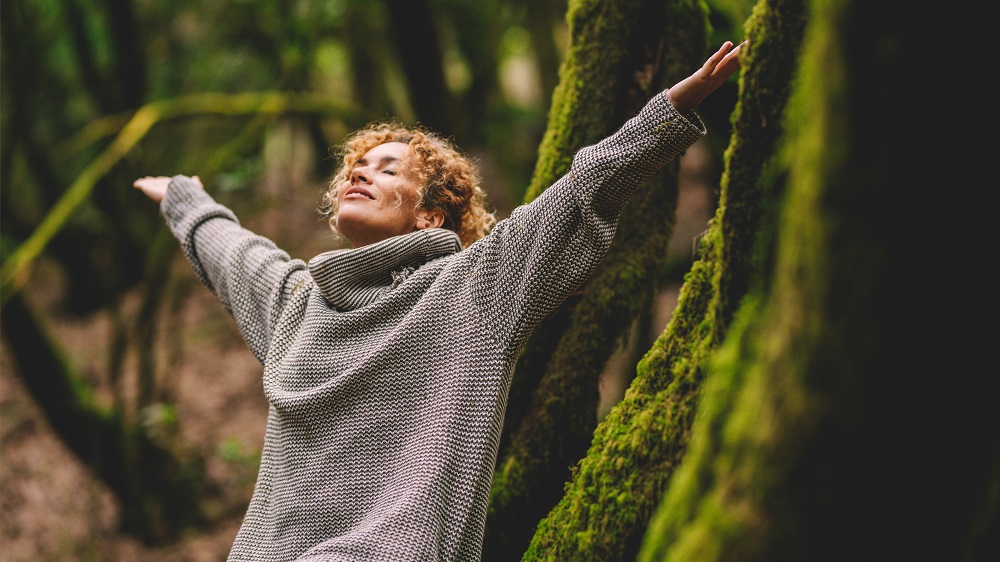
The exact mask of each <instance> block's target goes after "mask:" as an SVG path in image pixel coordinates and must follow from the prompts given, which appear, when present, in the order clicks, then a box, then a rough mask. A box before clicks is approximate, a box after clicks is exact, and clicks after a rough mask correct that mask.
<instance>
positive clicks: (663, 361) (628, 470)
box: [524, 2, 803, 561]
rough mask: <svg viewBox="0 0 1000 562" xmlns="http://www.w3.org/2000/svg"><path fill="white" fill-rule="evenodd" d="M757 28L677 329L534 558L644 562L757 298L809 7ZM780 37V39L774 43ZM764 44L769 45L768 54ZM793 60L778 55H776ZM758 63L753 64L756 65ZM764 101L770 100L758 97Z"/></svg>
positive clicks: (547, 524) (606, 429) (645, 364)
mask: <svg viewBox="0 0 1000 562" xmlns="http://www.w3.org/2000/svg"><path fill="white" fill-rule="evenodd" d="M756 17H757V22H758V23H757V24H756V25H757V27H754V26H751V29H750V34H749V35H748V38H749V39H750V41H751V43H753V45H754V46H753V47H752V48H751V49H750V53H755V52H756V53H761V52H763V53H765V55H764V58H763V59H762V62H761V63H759V66H755V65H754V64H753V63H752V62H749V63H748V62H745V63H744V67H745V68H746V70H745V71H744V72H745V74H744V76H743V78H742V79H741V89H742V90H744V91H745V92H751V93H750V94H746V93H744V94H743V97H742V98H741V103H742V104H744V105H745V104H746V103H747V100H750V101H751V102H753V111H742V112H741V111H739V110H738V111H737V112H736V113H735V114H734V130H733V136H734V138H736V139H739V140H738V141H737V140H734V141H733V142H732V143H731V145H730V148H729V149H728V150H727V152H726V166H727V168H726V173H725V174H724V176H723V182H722V193H723V195H722V202H721V204H720V206H719V209H718V211H717V214H716V217H715V219H714V220H713V221H712V224H711V225H710V228H709V231H708V233H707V234H706V236H705V238H704V239H703V241H702V246H701V247H700V248H699V252H700V254H699V259H698V261H697V262H696V263H695V264H694V266H693V267H692V269H691V271H690V272H689V273H688V274H687V276H686V277H685V283H684V286H683V287H682V290H681V295H680V298H679V301H678V306H677V309H676V310H675V312H674V315H673V317H672V319H671V322H670V324H669V325H668V326H667V329H666V330H665V331H664V333H663V334H662V335H661V336H660V338H659V339H658V341H657V342H656V343H655V344H654V346H653V348H652V349H651V350H650V351H649V352H648V353H647V355H646V356H645V357H644V358H643V361H642V362H641V364H640V365H639V368H638V373H637V377H636V379H635V381H634V382H633V384H632V386H631V388H630V389H629V391H628V392H627V394H626V396H625V399H624V400H623V402H622V403H621V404H619V405H618V406H616V407H615V408H614V409H613V410H612V412H611V413H610V414H609V415H608V417H607V418H606V419H605V420H604V421H603V422H602V423H601V425H600V426H599V427H598V428H597V430H596V431H595V433H594V438H593V442H592V444H591V448H590V450H589V452H588V454H587V457H586V458H585V459H583V461H581V462H580V464H579V465H578V467H577V469H576V472H575V474H574V478H573V480H572V482H571V483H570V485H569V486H568V487H567V490H566V495H565V496H564V497H563V499H562V500H561V501H560V503H559V504H558V505H557V506H556V507H555V509H553V510H552V512H551V513H550V514H549V516H548V517H547V518H546V519H545V520H544V521H543V522H542V524H541V525H540V526H539V528H538V531H537V533H536V534H535V536H534V538H533V541H532V543H531V547H530V550H529V551H528V553H527V554H526V555H525V557H524V559H525V560H535V559H539V560H600V561H609V560H632V559H634V557H635V556H636V554H637V552H638V550H639V546H640V544H641V540H642V537H643V535H644V533H645V529H646V525H647V523H648V521H649V519H650V518H651V516H652V514H653V512H654V510H655V508H656V506H657V505H658V503H659V499H660V498H661V497H662V493H663V491H664V490H665V489H666V486H667V484H668V482H669V479H670V477H671V475H672V474H673V471H674V469H675V467H676V466H677V465H678V463H679V462H680V461H681V459H682V458H683V455H684V453H685V450H686V447H687V443H688V439H689V435H690V428H691V426H692V423H693V420H694V417H695V413H696V410H697V401H698V397H699V396H700V386H701V380H702V376H703V373H702V369H701V365H702V363H703V361H704V360H705V358H706V357H708V355H709V354H710V352H711V351H712V350H713V349H714V348H715V347H716V346H717V342H718V341H720V339H721V337H722V336H723V335H724V333H725V327H726V326H727V325H728V323H729V316H730V314H731V312H730V309H731V306H727V303H729V302H736V301H739V299H740V298H741V297H742V296H743V294H744V293H745V290H746V285H747V281H746V280H747V279H748V278H749V276H750V272H751V270H752V268H753V265H754V264H753V261H752V260H750V259H748V258H747V256H746V254H745V251H746V250H747V249H748V248H750V247H752V245H753V243H754V242H753V241H754V239H755V235H756V232H757V230H758V226H759V224H760V220H761V217H762V216H763V214H764V202H763V200H762V197H761V193H760V191H759V190H758V189H757V188H756V185H757V180H758V178H759V177H760V175H761V172H762V170H763V169H764V167H765V164H766V162H767V161H768V160H769V159H771V158H772V157H773V155H774V149H775V146H776V141H777V138H778V136H779V135H780V132H781V127H780V124H781V116H782V112H783V108H784V101H785V99H786V96H787V92H788V89H789V82H790V79H791V78H790V77H791V75H792V71H793V69H794V65H793V63H794V57H795V53H796V52H797V51H798V47H799V40H800V38H801V30H802V27H803V9H802V4H801V2H791V3H789V2H773V3H765V2H762V4H761V6H760V7H759V9H758V13H757V15H756ZM768 33H777V36H773V35H767V34H768ZM758 35H767V36H766V37H765V38H763V39H761V40H760V41H759V42H760V50H757V48H756V46H757V41H756V40H755V37H757V36H758ZM777 51H781V54H780V55H777V56H774V57H770V56H768V54H769V53H772V52H777ZM746 58H750V57H745V59H746ZM755 92H765V93H766V94H767V96H766V99H762V97H765V96H758V95H757V94H755Z"/></svg>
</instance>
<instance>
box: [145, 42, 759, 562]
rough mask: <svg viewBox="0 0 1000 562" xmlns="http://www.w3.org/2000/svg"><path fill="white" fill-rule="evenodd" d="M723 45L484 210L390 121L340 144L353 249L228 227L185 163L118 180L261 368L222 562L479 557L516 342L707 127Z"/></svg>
mask: <svg viewBox="0 0 1000 562" xmlns="http://www.w3.org/2000/svg"><path fill="white" fill-rule="evenodd" d="M740 47H741V46H737V47H736V48H733V49H731V48H732V43H730V42H728V41H727V42H725V43H724V44H723V45H722V47H721V48H720V49H719V50H718V51H717V52H716V53H714V54H713V55H712V56H711V57H710V58H709V59H708V61H706V62H705V64H704V65H703V66H702V67H701V68H700V69H698V70H697V71H696V72H695V73H694V74H692V75H691V76H689V77H688V78H685V79H684V80H682V81H681V82H679V83H678V84H676V85H674V86H673V87H671V88H670V89H668V90H666V91H664V92H661V93H659V94H658V95H656V96H654V97H653V98H652V99H651V100H650V102H649V103H648V104H647V105H646V107H645V108H643V110H642V111H641V112H640V113H639V115H637V116H636V117H634V118H633V119H630V120H629V121H628V123H626V124H625V126H624V127H622V128H621V129H620V130H619V131H618V132H616V133H615V134H613V135H612V136H610V137H608V138H607V139H605V140H603V141H601V142H600V143H597V144H595V145H593V146H589V147H586V148H584V149H582V150H580V151H579V152H578V153H577V155H576V156H575V158H574V160H573V164H572V167H571V169H570V171H569V172H568V173H567V174H566V175H565V176H563V177H562V178H561V179H560V180H559V181H557V182H556V183H555V184H554V185H552V186H551V187H550V188H549V189H547V190H546V191H545V192H544V193H542V195H541V196H539V197H538V198H537V199H536V200H535V201H533V202H532V203H530V204H528V205H523V206H521V207H519V208H517V209H515V210H514V212H513V213H512V214H511V216H510V217H509V218H508V219H505V220H503V221H500V222H498V223H496V224H495V225H493V222H494V221H493V216H492V215H491V214H490V213H489V212H488V211H487V210H486V209H485V200H484V197H483V194H482V190H481V189H480V187H479V180H478V176H477V174H476V170H475V168H474V167H473V166H472V164H471V163H470V162H469V161H468V160H467V159H466V158H464V157H463V156H462V155H460V154H459V153H458V151H457V150H455V148H454V147H452V146H451V145H450V144H448V143H447V142H445V141H443V140H442V139H440V138H439V137H436V136H435V135H433V134H432V133H429V132H426V131H421V130H416V129H406V128H403V127H398V126H394V125H376V126H372V127H369V128H367V129H364V130H362V131H360V132H359V133H356V134H355V135H354V136H353V137H352V138H351V139H349V140H348V141H347V143H346V145H345V151H344V152H345V154H344V158H343V165H342V167H341V169H340V171H339V172H338V173H337V175H336V177H335V178H334V180H333V181H332V182H331V185H330V189H329V192H328V193H327V195H326V203H327V207H328V210H329V212H330V215H331V225H332V226H333V227H334V229H335V230H336V231H337V232H339V233H340V234H341V235H342V236H344V237H345V238H346V239H347V240H348V241H349V242H350V243H351V246H352V249H348V250H334V251H331V252H326V253H323V254H320V255H318V256H316V257H314V258H313V259H312V260H310V261H309V262H308V263H305V262H303V261H301V260H296V259H291V258H290V257H289V256H288V254H286V253H285V252H283V251H282V250H280V249H278V248H277V247H276V246H275V245H274V244H273V243H272V242H271V241H270V240H267V239H266V238H263V237H260V236H257V235H254V234H253V233H251V232H249V231H247V230H245V229H243V228H241V227H240V226H239V223H238V222H237V219H236V217H235V215H233V213H232V212H231V211H230V210H229V209H227V208H225V207H223V206H221V205H219V204H217V203H215V202H214V201H213V200H212V199H211V197H209V196H208V195H207V194H206V193H205V192H204V190H203V189H202V188H201V184H200V182H199V181H198V179H197V177H194V178H188V177H185V176H175V177H173V178H166V177H146V178H141V179H138V180H136V181H135V184H134V185H135V187H137V188H138V189H140V190H142V191H143V192H144V193H145V194H146V195H147V196H149V197H150V198H151V199H153V200H154V201H157V202H160V205H161V211H162V213H163V215H164V217H165V218H166V220H167V223H168V224H169V226H170V228H171V229H172V231H173V232H174V234H175V235H176V236H177V238H178V239H179V241H180V243H181V247H182V249H183V251H184V253H185V255H186V256H187V258H188V260H189V261H190V263H191V265H192V266H193V268H194V270H195V272H196V273H197V275H198V277H199V278H200V279H201V280H202V281H203V282H204V283H205V284H206V286H208V287H209V288H210V289H212V290H213V291H214V292H215V293H216V294H217V295H218V297H219V298H220V299H221V301H222V303H223V304H224V305H225V307H226V309H227V310H229V311H230V312H231V313H232V314H233V316H234V318H235V319H236V322H237V324H238V326H239V328H240V331H241V333H242V334H243V336H244V338H245V339H246V341H247V343H248V345H249V346H250V349H251V350H252V351H253V352H254V353H255V354H256V356H257V358H258V359H260V361H261V363H262V364H263V366H264V374H263V386H264V392H265V394H266V395H267V397H268V400H269V403H270V406H269V413H268V419H267V428H266V433H265V438H264V451H263V456H262V459H261V466H260V472H259V474H258V478H257V484H256V486H255V489H254V494H253V498H252V500H251V502H250V506H249V508H248V510H247V514H246V518H245V519H244V521H243V525H242V527H241V528H240V531H239V533H238V535H237V537H236V540H235V543H234V545H233V548H232V551H231V552H230V555H229V559H230V560H292V559H295V560H352V561H356V560H478V559H479V558H480V554H481V548H482V538H483V531H484V526H485V519H486V508H487V501H488V498H489V491H490V485H491V482H492V476H493V466H494V462H495V458H496V454H497V447H498V444H499V440H500V431H501V428H502V426H503V416H504V408H505V405H506V401H507V392H508V390H509V386H510V380H511V374H512V371H513V368H514V364H515V361H516V359H517V357H518V355H519V353H520V352H521V350H522V348H523V346H524V344H525V342H526V341H527V339H528V336H529V335H530V334H531V331H532V330H533V329H534V328H535V326H537V324H538V323H539V322H540V321H541V320H542V318H544V317H545V315H547V314H548V313H550V312H551V311H552V310H553V309H555V308H556V307H557V306H558V305H559V304H560V303H561V302H562V301H563V300H564V299H565V298H566V296H567V295H569V294H570V293H571V292H572V291H574V290H575V289H577V288H578V287H579V286H580V285H581V284H583V282H584V281H586V279H587V278H588V277H589V275H590V274H591V273H592V272H593V271H594V269H595V267H596V266H597V264H598V262H599V261H600V260H601V258H602V257H603V256H604V254H605V252H606V251H607V249H608V246H609V245H610V243H611V239H612V237H613V235H614V232H615V228H616V224H617V221H618V217H619V215H620V213H621V211H622V208H623V206H624V205H625V203H626V201H627V200H628V198H629V196H630V195H631V193H632V191H633V190H634V189H635V188H637V187H638V186H639V185H640V184H641V183H642V182H643V181H644V180H645V179H647V178H648V177H649V176H650V175H651V174H653V173H654V172H655V171H656V170H657V169H658V168H660V167H661V166H662V165H664V164H665V163H666V162H668V161H670V160H672V159H673V158H675V157H677V156H678V155H680V154H681V153H683V151H684V150H686V149H687V148H688V147H689V146H690V145H691V144H693V143H694V142H695V141H696V140H698V139H699V138H701V137H702V136H703V135H704V134H706V131H705V128H704V125H703V123H702V122H701V120H700V119H699V118H698V116H697V115H696V114H695V113H694V109H695V107H696V106H697V105H698V104H699V103H700V102H701V101H702V100H703V99H704V98H705V97H706V96H707V95H709V94H710V93H712V92H713V91H714V90H715V89H716V88H718V86H719V85H720V84H722V83H723V82H724V81H725V80H726V79H727V78H728V77H729V76H730V75H731V74H732V73H733V72H735V71H736V69H737V68H738V66H739V60H738V55H739V52H740ZM730 49H731V50H730ZM491 226H492V228H491ZM487 232H488V234H487Z"/></svg>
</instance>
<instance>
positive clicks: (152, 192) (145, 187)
mask: <svg viewBox="0 0 1000 562" xmlns="http://www.w3.org/2000/svg"><path fill="white" fill-rule="evenodd" d="M191 179H193V180H194V181H195V182H197V183H198V185H199V186H200V185H201V180H200V179H199V178H198V176H192V177H191ZM169 186H170V178H168V177H166V176H146V177H144V178H139V179H137V180H135V181H134V182H132V187H134V188H136V189H138V190H140V191H142V192H143V193H145V194H146V197H149V198H150V199H152V200H153V201H156V202H157V203H159V202H160V201H163V197H164V196H165V195H166V194H167V187H169Z"/></svg>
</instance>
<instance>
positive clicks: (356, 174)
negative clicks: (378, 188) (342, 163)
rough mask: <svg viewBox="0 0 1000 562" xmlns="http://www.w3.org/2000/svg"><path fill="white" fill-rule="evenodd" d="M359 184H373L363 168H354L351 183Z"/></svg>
mask: <svg viewBox="0 0 1000 562" xmlns="http://www.w3.org/2000/svg"><path fill="white" fill-rule="evenodd" d="M357 182H360V183H367V184H370V183H371V182H372V181H371V178H370V177H368V174H367V173H365V171H364V169H363V168H354V170H352V171H351V183H357Z"/></svg>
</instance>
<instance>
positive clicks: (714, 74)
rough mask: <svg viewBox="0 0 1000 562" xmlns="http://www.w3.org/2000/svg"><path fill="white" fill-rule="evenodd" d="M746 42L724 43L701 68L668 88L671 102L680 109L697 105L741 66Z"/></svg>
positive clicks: (687, 108)
mask: <svg viewBox="0 0 1000 562" xmlns="http://www.w3.org/2000/svg"><path fill="white" fill-rule="evenodd" d="M746 44H747V42H746V41H744V42H742V43H740V44H739V45H737V46H736V47H735V48H733V42H732V41H726V42H725V43H723V44H722V46H721V47H719V50H718V51H716V52H715V53H714V54H713V55H712V56H711V57H709V58H708V60H707V61H705V64H703V65H702V66H701V68H699V69H698V70H696V71H695V72H694V73H693V74H692V75H691V76H688V77H687V78H685V79H683V80H681V81H680V82H678V83H676V84H674V85H673V86H671V87H670V89H669V90H667V98H668V99H670V103H672V104H674V107H676V108H677V109H678V111H687V110H689V109H694V108H695V107H697V106H698V104H700V103H701V102H702V100H704V99H705V98H706V97H708V95H709V94H711V93H712V92H714V91H715V90H716V89H717V88H718V87H719V86H721V85H722V83H723V82H725V81H726V79H728V78H729V77H730V76H732V74H733V73H734V72H736V69H738V68H739V67H740V52H741V51H742V50H743V46H744V45H746ZM730 49H732V50H730Z"/></svg>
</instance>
